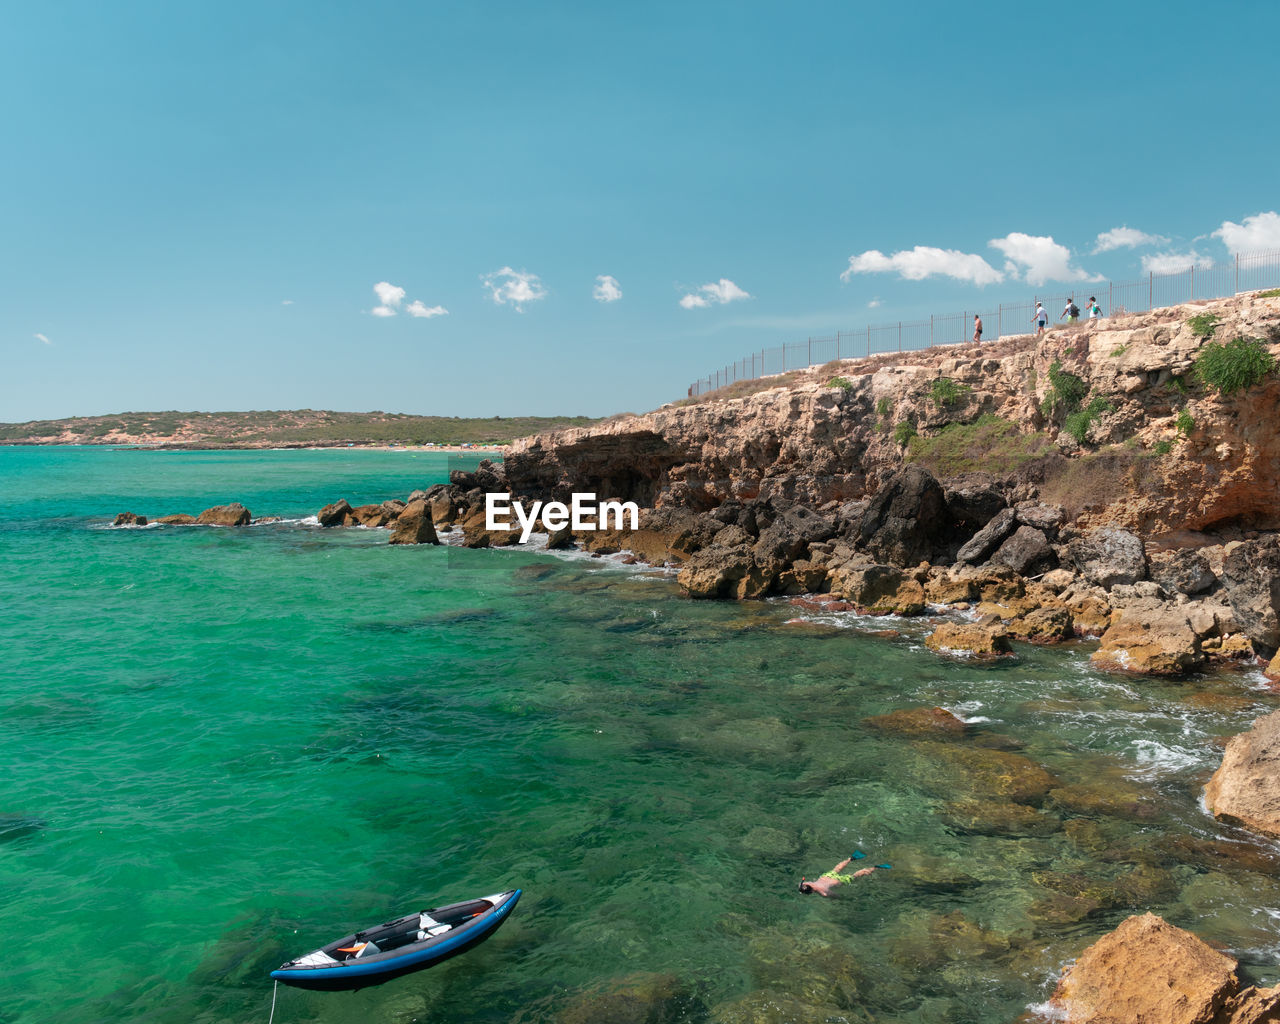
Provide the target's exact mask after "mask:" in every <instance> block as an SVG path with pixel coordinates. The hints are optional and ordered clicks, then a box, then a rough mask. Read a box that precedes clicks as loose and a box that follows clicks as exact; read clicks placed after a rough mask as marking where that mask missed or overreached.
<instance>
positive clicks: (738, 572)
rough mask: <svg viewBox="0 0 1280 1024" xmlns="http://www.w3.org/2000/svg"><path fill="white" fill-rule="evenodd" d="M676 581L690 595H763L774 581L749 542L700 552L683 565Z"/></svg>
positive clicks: (704, 549) (742, 596)
mask: <svg viewBox="0 0 1280 1024" xmlns="http://www.w3.org/2000/svg"><path fill="white" fill-rule="evenodd" d="M676 582H677V583H679V584H680V586H681V588H682V589H683V590H684V592H685V593H686V594H688V595H689V596H690V597H738V598H747V597H762V596H763V595H764V594H766V593H767V592H768V590H769V584H770V583H772V582H773V579H772V577H771V576H768V577H767V576H766V574H765V571H764V570H763V569H762V568H761V567H760V566H759V565H757V564H756V561H755V559H754V558H753V557H752V554H751V549H750V548H749V547H747V546H746V545H745V544H740V545H738V546H737V547H732V548H720V547H710V548H703V549H702V550H700V551H698V552H696V553H695V554H694V555H693V556H692V557H691V558H690V559H689V560H688V561H687V562H685V564H684V565H683V566H682V567H681V569H680V572H679V574H678V575H677V576H676Z"/></svg>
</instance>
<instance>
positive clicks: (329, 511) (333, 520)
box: [316, 498, 351, 526]
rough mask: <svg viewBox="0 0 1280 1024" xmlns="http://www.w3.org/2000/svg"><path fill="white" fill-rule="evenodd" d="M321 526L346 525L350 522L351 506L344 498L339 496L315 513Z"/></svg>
mask: <svg viewBox="0 0 1280 1024" xmlns="http://www.w3.org/2000/svg"><path fill="white" fill-rule="evenodd" d="M316 519H317V520H318V521H319V523H320V525H321V526H347V525H348V524H349V523H350V522H351V506H350V505H349V504H348V503H347V499H346V498H339V499H338V500H337V501H335V502H334V503H333V504H332V505H326V506H325V507H324V508H322V509H321V510H320V511H319V512H317V513H316Z"/></svg>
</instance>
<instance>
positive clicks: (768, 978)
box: [747, 929, 862, 1019]
mask: <svg viewBox="0 0 1280 1024" xmlns="http://www.w3.org/2000/svg"><path fill="white" fill-rule="evenodd" d="M747 956H748V965H749V969H750V971H751V977H752V979H753V980H754V981H755V983H756V985H758V986H759V987H760V988H762V989H765V990H770V991H774V992H779V993H783V994H785V995H787V996H790V997H791V998H794V999H797V1000H799V1001H800V1002H801V1003H803V1004H806V1005H810V1006H829V1007H840V1008H841V1009H843V1010H846V1011H847V1010H850V1009H852V1008H854V1007H857V1006H859V1005H860V1004H861V1000H860V999H859V998H858V990H859V988H860V986H861V975H862V969H861V967H860V965H859V963H858V960H857V958H856V956H855V955H854V953H853V951H852V950H850V949H849V948H848V946H847V945H846V944H845V943H844V942H842V941H841V940H840V938H839V937H837V936H836V935H835V934H834V933H828V932H826V931H814V932H810V933H808V934H805V933H799V934H797V933H796V932H794V931H792V930H790V929H771V930H768V931H765V932H757V933H756V934H755V936H754V937H753V938H752V940H751V941H750V943H749V944H748V946H747ZM845 1016H846V1018H847V1014H846V1015H845ZM854 1019H857V1018H856V1017H855V1018H854Z"/></svg>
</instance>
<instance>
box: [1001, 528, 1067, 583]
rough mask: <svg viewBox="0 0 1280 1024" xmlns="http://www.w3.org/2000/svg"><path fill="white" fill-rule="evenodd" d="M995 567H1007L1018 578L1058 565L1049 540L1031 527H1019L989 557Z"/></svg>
mask: <svg viewBox="0 0 1280 1024" xmlns="http://www.w3.org/2000/svg"><path fill="white" fill-rule="evenodd" d="M991 561H992V562H994V563H995V564H996V565H1007V566H1008V567H1009V568H1010V569H1012V570H1013V571H1014V572H1016V573H1018V574H1019V575H1020V576H1030V575H1034V574H1036V573H1040V572H1045V571H1047V570H1049V569H1052V568H1053V567H1054V566H1056V565H1057V564H1058V556H1057V555H1056V554H1054V551H1053V548H1052V546H1051V545H1050V544H1049V538H1048V537H1046V536H1045V535H1044V533H1043V532H1041V531H1040V530H1037V529H1036V528H1035V527H1033V526H1019V527H1018V528H1017V529H1016V530H1015V531H1014V532H1013V534H1012V536H1010V537H1009V538H1008V539H1007V540H1005V542H1004V543H1003V544H1001V545H1000V547H999V548H998V549H997V550H996V553H995V554H993V555H992V556H991Z"/></svg>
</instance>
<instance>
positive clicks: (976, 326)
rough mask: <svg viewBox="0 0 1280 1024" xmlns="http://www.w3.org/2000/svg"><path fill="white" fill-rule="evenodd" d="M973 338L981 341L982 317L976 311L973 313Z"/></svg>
mask: <svg viewBox="0 0 1280 1024" xmlns="http://www.w3.org/2000/svg"><path fill="white" fill-rule="evenodd" d="M973 340H974V341H976V342H978V343H979V344H981V343H982V317H980V316H978V314H977V313H974V314H973Z"/></svg>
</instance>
